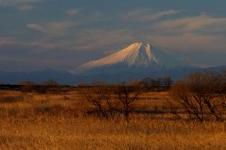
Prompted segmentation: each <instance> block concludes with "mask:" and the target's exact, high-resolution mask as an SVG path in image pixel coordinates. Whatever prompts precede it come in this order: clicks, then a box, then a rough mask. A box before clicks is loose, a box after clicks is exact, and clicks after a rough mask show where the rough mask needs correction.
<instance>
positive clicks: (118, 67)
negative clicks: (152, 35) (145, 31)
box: [72, 42, 193, 82]
mask: <svg viewBox="0 0 226 150" xmlns="http://www.w3.org/2000/svg"><path fill="white" fill-rule="evenodd" d="M181 58H182V59H181ZM178 68H179V69H178ZM191 68H192V69H193V67H190V66H189V65H188V64H186V63H185V62H184V60H183V57H179V56H177V54H172V53H169V52H165V51H162V50H159V49H158V48H155V47H153V46H152V45H151V44H143V43H142V42H135V43H133V44H131V45H129V46H127V47H126V48H124V49H121V50H119V51H117V52H115V53H113V54H110V55H108V56H105V57H103V58H100V59H96V60H92V61H89V62H87V63H85V64H83V65H81V66H80V67H78V68H77V69H75V70H73V71H72V72H73V73H75V74H76V75H79V76H83V77H84V78H83V79H84V80H83V81H84V82H86V81H96V80H107V81H110V82H118V81H120V82H121V81H128V80H136V79H142V78H144V77H153V78H157V77H161V76H168V75H169V76H173V77H175V78H178V77H180V75H182V74H184V73H185V74H186V73H189V72H190V70H192V69H191ZM182 70H183V71H182ZM178 74H180V75H178Z"/></svg>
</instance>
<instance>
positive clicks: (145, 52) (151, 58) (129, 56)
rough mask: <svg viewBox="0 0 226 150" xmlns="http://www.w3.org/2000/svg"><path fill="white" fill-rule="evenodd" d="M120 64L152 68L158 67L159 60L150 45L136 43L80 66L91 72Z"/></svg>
mask: <svg viewBox="0 0 226 150" xmlns="http://www.w3.org/2000/svg"><path fill="white" fill-rule="evenodd" d="M119 63H122V64H124V65H127V66H128V67H131V66H150V65H157V64H158V60H157V59H156V57H155V55H154V53H153V50H152V46H151V45H150V44H143V43H142V42H136V43H133V44H131V45H129V46H128V47H126V48H124V49H122V50H120V51H118V52H116V53H113V54H111V55H109V56H106V57H104V58H101V59H98V60H93V61H90V62H88V63H85V64H84V65H82V66H80V67H79V69H80V70H89V69H94V68H98V67H103V66H110V65H115V64H119Z"/></svg>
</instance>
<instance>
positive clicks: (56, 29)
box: [26, 21, 76, 36]
mask: <svg viewBox="0 0 226 150" xmlns="http://www.w3.org/2000/svg"><path fill="white" fill-rule="evenodd" d="M26 26H27V28H29V29H32V30H34V31H38V32H41V33H46V34H48V35H49V36H62V35H64V34H65V33H66V32H67V31H68V30H69V29H70V28H72V27H74V26H76V23H75V22H72V21H57V22H47V23H40V24H37V23H30V24H27V25H26Z"/></svg>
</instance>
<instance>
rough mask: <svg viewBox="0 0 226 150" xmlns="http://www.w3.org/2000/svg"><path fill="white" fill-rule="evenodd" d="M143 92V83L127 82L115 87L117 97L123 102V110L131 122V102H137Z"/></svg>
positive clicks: (127, 119) (126, 118)
mask: <svg viewBox="0 0 226 150" xmlns="http://www.w3.org/2000/svg"><path fill="white" fill-rule="evenodd" d="M142 93H143V86H142V85H141V84H135V85H134V84H132V85H129V84H126V83H123V84H121V85H118V86H117V88H116V89H115V94H116V95H117V99H118V100H119V101H120V103H121V106H122V108H121V111H122V113H123V116H124V118H125V120H126V121H127V122H129V116H130V113H131V111H132V110H131V104H133V103H135V102H136V101H137V100H138V98H139V96H140V95H141V94H142Z"/></svg>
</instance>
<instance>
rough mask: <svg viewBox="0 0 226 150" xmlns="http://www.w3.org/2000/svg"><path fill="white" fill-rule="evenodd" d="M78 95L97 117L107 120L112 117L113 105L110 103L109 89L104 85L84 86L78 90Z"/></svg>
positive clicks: (110, 93) (110, 94)
mask: <svg viewBox="0 0 226 150" xmlns="http://www.w3.org/2000/svg"><path fill="white" fill-rule="evenodd" d="M79 92H80V95H81V97H82V98H83V99H85V100H86V101H87V102H88V103H89V104H90V105H91V107H92V109H93V110H92V111H93V112H95V113H96V114H97V115H98V116H99V117H102V118H109V116H110V115H113V109H114V108H113V103H112V101H111V98H112V91H111V87H110V86H107V85H105V84H101V85H95V86H86V87H83V88H81V89H80V91H79Z"/></svg>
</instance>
